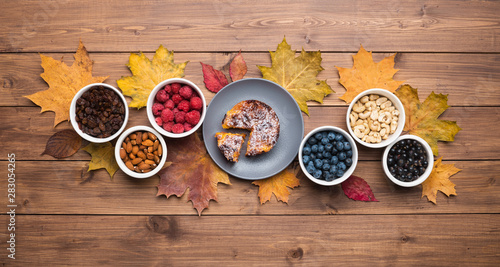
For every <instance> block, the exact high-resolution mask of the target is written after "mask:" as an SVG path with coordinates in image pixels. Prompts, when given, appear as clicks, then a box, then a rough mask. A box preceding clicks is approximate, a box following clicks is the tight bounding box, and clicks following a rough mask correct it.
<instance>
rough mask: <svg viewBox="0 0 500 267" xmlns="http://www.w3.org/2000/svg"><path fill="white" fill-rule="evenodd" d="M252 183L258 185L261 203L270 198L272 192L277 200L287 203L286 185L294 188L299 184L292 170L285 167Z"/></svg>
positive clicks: (288, 192) (287, 191)
mask: <svg viewBox="0 0 500 267" xmlns="http://www.w3.org/2000/svg"><path fill="white" fill-rule="evenodd" d="M252 184H254V185H257V186H259V198H260V204H261V205H262V204H264V203H266V202H267V201H269V200H271V196H272V194H274V195H275V196H276V199H277V200H278V201H282V202H285V203H288V196H289V195H290V191H289V190H288V188H287V187H290V188H295V187H297V186H299V185H300V181H299V179H297V177H295V173H294V171H293V170H289V168H287V169H285V170H283V171H282V172H280V173H278V174H276V175H274V176H272V177H270V178H267V179H263V180H257V181H254V182H253V183H252Z"/></svg>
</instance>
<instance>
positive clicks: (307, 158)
mask: <svg viewBox="0 0 500 267" xmlns="http://www.w3.org/2000/svg"><path fill="white" fill-rule="evenodd" d="M310 161H311V157H309V156H308V155H304V156H302V162H303V163H304V165H307V163H309V162H310Z"/></svg>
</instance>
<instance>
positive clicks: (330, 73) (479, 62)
mask: <svg viewBox="0 0 500 267" xmlns="http://www.w3.org/2000/svg"><path fill="white" fill-rule="evenodd" d="M85 44H86V43H85ZM70 45H71V46H72V47H74V48H73V49H74V50H76V47H77V40H75V41H74V42H73V43H72V44H70ZM158 45H159V44H158ZM275 45H277V43H276V44H272V47H269V49H270V50H275V49H276V47H275ZM291 45H292V48H293V49H297V50H299V51H300V46H298V45H296V44H291ZM167 48H168V49H171V48H170V47H167ZM358 48H359V47H358ZM365 48H366V49H370V47H366V46H365ZM316 50H317V49H316ZM174 52H177V51H174ZM73 53H74V52H73ZM46 55H47V56H51V57H53V58H55V59H61V57H63V61H64V62H65V63H66V64H68V65H71V64H72V62H73V55H72V53H69V54H68V53H58V54H54V53H48V54H46ZM129 55H130V53H91V54H90V57H91V59H92V60H94V72H93V74H94V76H108V75H109V76H110V77H109V78H108V79H107V80H106V83H108V84H110V85H113V86H115V87H117V84H116V80H118V79H120V78H121V77H122V76H129V75H131V74H130V71H129V70H128V69H127V67H126V66H125V64H126V63H127V62H128V57H129ZM146 55H147V56H148V57H149V58H150V59H152V58H153V54H152V53H146ZM235 55H236V54H235V53H175V62H176V63H180V62H185V61H189V63H188V64H187V67H186V76H185V78H186V79H189V80H191V81H193V82H194V83H195V84H197V85H198V86H199V87H200V88H201V89H202V90H203V92H204V95H205V98H206V100H207V103H208V102H210V100H211V99H212V97H213V96H214V94H213V93H211V92H209V91H208V90H207V89H206V88H205V85H204V83H203V75H202V71H201V65H200V63H199V62H203V63H205V64H210V65H213V66H214V67H215V68H217V69H222V70H225V71H226V75H227V71H228V69H229V63H230V61H231V60H232V58H233V57H234V56H235ZM352 55H354V54H353V53H322V58H323V61H322V64H321V65H322V66H323V68H324V69H325V70H324V71H322V72H321V73H320V74H319V76H318V79H320V80H327V82H328V84H329V85H330V86H331V87H332V89H333V90H334V91H335V92H336V93H334V94H331V95H329V96H328V97H326V98H325V99H324V105H337V106H339V105H342V106H345V105H346V103H345V102H344V101H342V100H340V99H339V97H340V96H342V95H343V94H344V93H345V89H344V87H342V86H341V85H340V84H339V83H338V79H339V76H338V72H337V69H336V68H335V66H340V67H345V68H351V67H352V65H353V61H352ZM389 55H391V53H374V54H373V58H374V60H375V61H376V62H378V61H380V60H382V59H383V58H384V57H386V56H389ZM243 57H244V59H245V61H246V63H247V65H248V73H247V75H246V76H245V77H246V78H261V77H262V75H261V73H260V71H259V70H258V68H257V65H264V66H270V65H271V60H270V56H269V53H267V52H265V53H245V51H243ZM395 61H396V65H395V68H397V69H400V70H399V72H398V73H396V75H395V77H394V78H395V79H396V80H402V81H405V83H408V84H410V85H412V86H413V87H414V88H418V89H419V95H420V98H421V100H423V99H425V98H426V97H427V96H428V95H429V94H430V93H431V92H432V91H434V92H435V93H442V94H448V104H449V105H452V106H498V105H499V104H498V103H500V86H499V84H500V75H498V73H500V64H499V63H498V62H500V55H497V54H494V55H483V54H476V55H473V54H433V53H416V54H415V53H398V54H397V56H396V59H395ZM42 72H43V69H42V67H41V66H40V56H39V55H38V54H35V53H26V54H0V94H1V95H2V98H1V99H0V106H35V105H34V104H33V103H32V102H31V101H30V100H29V99H27V98H25V97H23V96H24V95H30V94H33V93H35V92H38V91H42V90H45V89H47V88H48V85H47V84H46V83H45V82H44V81H43V79H42V78H41V77H40V74H41V73H42ZM228 77H229V76H228ZM308 105H311V106H317V105H319V104H318V103H316V102H314V101H311V102H308Z"/></svg>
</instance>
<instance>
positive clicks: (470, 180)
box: [0, 0, 500, 266]
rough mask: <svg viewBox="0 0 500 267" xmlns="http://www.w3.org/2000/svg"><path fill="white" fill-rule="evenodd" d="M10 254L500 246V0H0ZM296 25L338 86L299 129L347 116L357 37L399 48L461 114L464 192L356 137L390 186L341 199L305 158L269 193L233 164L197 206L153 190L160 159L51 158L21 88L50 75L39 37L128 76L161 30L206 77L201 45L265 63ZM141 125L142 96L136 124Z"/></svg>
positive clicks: (0, 115) (225, 256)
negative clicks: (398, 182) (145, 164)
mask: <svg viewBox="0 0 500 267" xmlns="http://www.w3.org/2000/svg"><path fill="white" fill-rule="evenodd" d="M0 3H1V4H0V6H1V7H2V16H1V17H0V93H1V94H0V95H1V98H0V137H1V140H2V141H1V142H0V151H1V154H0V160H1V162H2V164H1V169H2V170H1V171H0V173H2V177H3V178H1V179H0V192H1V193H0V203H2V205H0V211H1V214H2V215H0V222H1V223H0V228H1V229H0V237H1V238H0V244H2V245H0V262H2V263H4V264H8V265H20V266H29V265H33V266H34V265H36V266H39V265H41V266H52V265H67V264H74V265H81V266H100V265H112V266H120V265H145V266H215V265H220V264H221V263H222V264H224V265H244V266H252V265H257V266H263V265H269V266H283V265H301V266H331V265H340V264H351V265H355V266H359V265H362V266H366V265H370V266H371V265H376V266H377V265H381V266H392V265H418V266H422V265H424V266H427V265H432V266H456V265H460V266H470V265H481V266H488V265H489V266H498V265H499V264H500V187H499V181H497V180H499V179H500V175H499V173H500V165H499V164H498V163H499V160H500V152H499V150H500V134H499V131H500V123H499V122H500V104H499V103H500V75H499V73H500V63H499V62H500V54H499V53H500V16H499V15H498V13H499V11H500V2H498V1H453V0H440V1H433V0H426V1H417V0H412V1H381V0H371V1H370V0H359V1H351V0H338V1H229V0H221V1H176V2H174V1H137V0H136V1H130V0H123V1H95V0H93V1H73V0H53V1H34V0H32V1H27V0H19V1H8V0H2V1H1V2H0ZM283 36H286V38H287V41H288V43H289V44H290V45H291V46H292V49H297V50H300V49H301V47H303V48H304V49H305V50H307V51H317V50H321V53H322V58H323V63H322V66H323V67H324V68H325V70H324V71H323V72H321V73H320V75H319V78H320V79H322V80H324V79H326V80H327V81H328V84H329V85H330V86H331V87H332V88H333V89H334V90H335V92H336V93H334V94H331V95H329V96H328V97H326V98H325V101H324V104H322V105H320V104H318V103H314V102H309V104H310V115H311V116H310V117H307V116H304V124H305V133H308V132H309V131H310V130H312V129H314V128H316V127H318V126H322V125H336V126H339V127H342V128H344V129H346V125H345V120H344V118H345V117H344V116H345V112H346V109H347V105H346V104H345V102H343V101H341V100H340V99H339V98H338V97H339V96H341V95H342V94H344V92H345V89H344V88H343V87H342V86H341V85H340V84H339V83H338V79H339V77H338V72H337V70H336V68H335V66H342V67H351V66H352V55H353V54H355V53H356V52H357V50H358V49H359V47H360V44H362V45H363V46H364V47H365V48H366V49H367V50H368V51H373V55H374V59H375V61H379V60H381V59H382V58H383V57H385V56H388V55H391V54H393V53H395V52H397V56H396V66H395V67H396V68H397V69H400V71H399V72H398V73H397V74H396V75H395V79H396V80H405V81H406V83H409V84H410V85H412V86H413V87H415V88H418V89H419V96H420V98H421V100H423V99H425V98H426V97H427V96H428V95H429V94H430V93H431V92H432V91H434V92H436V93H443V94H448V99H449V101H448V104H449V105H450V106H451V107H450V108H449V109H448V110H447V111H446V112H445V113H444V114H443V115H442V116H441V118H442V119H447V120H454V121H457V123H458V125H459V126H460V127H461V128H462V130H461V131H460V132H459V133H458V134H457V135H456V138H455V141H454V142H451V143H444V142H440V143H439V145H438V146H439V152H440V156H442V157H443V159H444V161H445V163H453V164H455V166H456V167H458V168H460V169H463V170H462V171H461V172H460V173H458V174H457V175H455V176H453V177H452V178H451V181H452V182H453V183H455V184H456V190H457V193H458V196H452V197H449V198H448V197H445V196H444V195H443V194H442V193H438V197H437V205H435V204H432V203H431V202H428V201H427V199H426V198H425V197H424V198H421V191H422V190H421V187H420V186H418V187H416V188H411V189H404V188H399V187H397V186H395V185H393V184H391V182H390V181H389V180H388V179H386V178H385V176H384V174H383V172H382V167H381V163H380V158H381V154H382V150H381V149H372V150H369V149H366V148H360V162H359V164H358V167H357V169H356V171H355V172H354V174H355V175H358V176H361V177H363V178H365V180H366V181H367V182H368V183H369V184H370V186H371V187H372V189H373V192H374V193H375V196H376V198H377V199H378V200H379V201H380V202H358V201H353V200H350V199H348V198H347V197H346V196H345V195H344V194H343V192H342V189H341V188H340V186H333V187H321V186H318V185H315V184H313V183H312V182H310V181H309V180H308V179H307V178H306V177H305V176H304V175H303V174H300V175H299V179H300V183H301V185H300V187H298V188H295V189H294V190H292V194H291V195H290V200H289V203H288V204H284V203H282V202H277V201H276V199H275V198H274V197H273V199H271V201H270V202H268V203H266V204H264V205H261V204H260V203H259V199H258V197H257V192H258V187H257V186H255V185H252V184H251V183H250V182H249V181H244V180H239V179H236V178H234V177H230V180H231V183H232V185H230V186H227V185H222V184H219V186H218V198H219V201H218V202H214V201H212V202H210V207H209V209H207V210H205V211H204V212H203V215H202V216H201V217H199V216H198V215H197V213H196V211H195V210H194V209H193V208H192V205H191V203H190V202H187V200H186V197H182V198H176V197H171V198H170V199H166V198H165V197H164V196H161V197H156V193H157V189H156V185H157V184H158V182H159V179H158V177H153V178H150V179H145V180H137V179H132V178H130V177H127V176H126V175H124V173H122V172H121V171H119V172H117V174H116V175H115V177H114V179H113V180H110V179H109V176H108V174H107V173H106V172H105V171H104V170H99V171H96V172H95V173H94V175H93V177H92V178H91V179H86V178H88V174H86V168H87V165H86V164H88V161H89V159H90V156H89V155H88V154H87V153H86V152H85V151H81V150H80V151H79V152H78V153H77V154H75V155H73V156H72V157H70V158H67V159H63V160H55V159H54V158H52V157H50V156H47V155H44V156H41V155H40V154H41V153H42V151H43V150H44V148H45V143H46V141H47V140H48V138H49V137H50V136H51V135H52V134H53V133H55V132H56V131H58V130H61V129H66V128H70V127H71V126H70V124H69V123H68V122H64V123H61V124H60V125H58V126H57V127H56V128H53V121H54V113H52V112H46V113H42V114H40V107H38V106H36V105H34V104H33V103H32V102H31V101H30V100H28V99H27V98H24V97H23V96H24V95H28V94H32V93H35V92H38V91H42V90H45V89H47V88H48V85H47V84H46V83H45V82H44V81H43V80H42V78H41V77H40V74H41V73H42V72H43V69H42V68H41V66H40V62H41V61H40V56H39V53H42V54H44V55H48V56H51V57H54V58H56V59H59V58H61V57H64V61H65V62H66V63H68V64H71V63H72V61H73V58H72V54H73V53H74V52H75V51H76V48H77V46H78V41H79V40H80V39H81V40H82V41H83V43H84V44H85V46H86V47H87V49H88V51H89V52H90V57H91V58H92V59H93V60H94V62H95V64H94V71H93V74H94V76H106V75H109V76H110V77H109V78H108V79H107V80H106V82H107V83H109V84H111V85H113V86H116V80H117V79H119V78H120V77H121V76H129V75H130V72H129V70H128V69H127V67H126V66H125V64H126V63H127V62H128V57H129V55H130V52H138V51H143V52H144V53H145V54H147V56H148V57H150V58H151V57H152V55H153V52H154V51H155V50H156V49H157V48H158V46H159V45H160V44H163V45H164V46H165V47H167V48H168V49H169V50H173V51H174V52H175V61H176V63H180V62H183V61H186V60H189V63H188V65H187V67H186V76H185V77H186V78H187V79H190V80H192V81H193V82H195V83H196V84H197V85H199V86H200V87H202V88H203V89H204V90H205V96H206V98H207V102H209V101H210V100H211V98H212V97H213V93H210V92H208V91H207V90H206V89H205V87H204V85H203V76H202V72H201V66H200V64H199V62H200V61H202V62H204V63H206V64H211V65H213V66H214V67H215V68H217V69H222V68H223V67H224V66H225V65H226V64H227V63H228V62H229V60H230V59H231V58H232V57H234V55H235V54H236V53H237V52H238V51H239V50H240V49H241V50H242V51H243V56H244V58H245V60H246V62H247V64H248V68H249V71H248V74H247V75H246V77H261V74H260V72H259V70H258V69H257V67H256V65H266V66H270V64H271V63H270V57H269V53H268V51H270V50H271V51H274V50H275V49H276V46H277V44H278V43H280V42H281V41H282V39H283ZM139 124H144V125H149V123H148V121H147V118H146V112H145V110H140V111H135V110H132V111H131V118H130V121H129V124H128V126H134V125H139ZM8 153H15V155H16V170H15V173H16V203H15V204H17V208H16V217H15V227H16V231H15V239H16V243H15V244H16V247H15V248H16V255H15V256H16V259H15V260H13V259H9V258H8V257H7V255H8V254H9V253H8V251H7V250H6V248H7V247H8V243H6V241H7V240H8V239H9V238H10V237H9V236H8V235H9V234H10V232H9V231H8V224H9V220H10V216H9V215H7V212H8V211H9V209H8V208H7V204H8V203H7V187H8V185H7V184H8V182H7V178H6V177H7V164H8V161H7V159H8V158H7V154H8Z"/></svg>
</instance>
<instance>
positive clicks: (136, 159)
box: [132, 158, 142, 165]
mask: <svg viewBox="0 0 500 267" xmlns="http://www.w3.org/2000/svg"><path fill="white" fill-rule="evenodd" d="M141 162H142V159H141V158H135V159H133V160H132V164H134V165H137V164H139V163H141Z"/></svg>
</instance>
